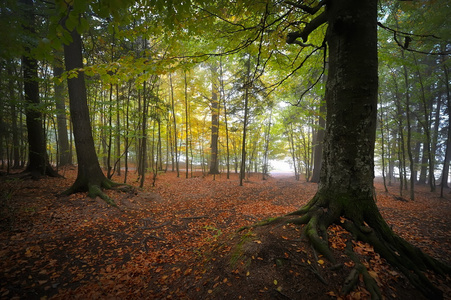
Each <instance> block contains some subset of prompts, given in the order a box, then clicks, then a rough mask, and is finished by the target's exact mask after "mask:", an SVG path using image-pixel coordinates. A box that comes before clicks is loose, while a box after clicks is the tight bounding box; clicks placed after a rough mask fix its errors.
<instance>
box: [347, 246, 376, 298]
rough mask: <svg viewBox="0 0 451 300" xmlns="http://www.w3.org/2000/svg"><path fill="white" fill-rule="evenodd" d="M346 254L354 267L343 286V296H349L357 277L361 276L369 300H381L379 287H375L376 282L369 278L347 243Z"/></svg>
mask: <svg viewBox="0 0 451 300" xmlns="http://www.w3.org/2000/svg"><path fill="white" fill-rule="evenodd" d="M346 254H347V255H348V256H349V258H351V259H352V261H353V262H354V263H355V267H354V269H352V271H351V272H350V273H349V275H348V277H347V278H346V280H345V283H344V284H343V289H342V291H343V294H345V295H346V294H349V293H350V292H351V291H352V290H353V289H354V287H355V285H356V284H357V282H358V279H359V275H360V274H362V276H363V282H364V283H365V287H366V289H367V290H368V292H370V295H371V299H372V300H379V299H382V294H381V291H380V289H379V287H378V286H377V283H376V280H374V278H373V277H371V275H370V274H369V273H368V270H367V269H366V267H365V266H364V265H363V264H362V262H361V261H360V260H359V258H358V257H357V255H355V253H354V251H353V250H352V244H351V242H349V241H348V242H347V243H346Z"/></svg>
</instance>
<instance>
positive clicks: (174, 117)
mask: <svg viewBox="0 0 451 300" xmlns="http://www.w3.org/2000/svg"><path fill="white" fill-rule="evenodd" d="M169 85H170V86H171V104H172V105H171V108H172V121H173V124H174V132H173V134H174V152H175V168H176V170H177V177H180V170H179V159H178V153H177V119H176V116H175V103H174V87H173V85H172V75H171V74H170V73H169Z"/></svg>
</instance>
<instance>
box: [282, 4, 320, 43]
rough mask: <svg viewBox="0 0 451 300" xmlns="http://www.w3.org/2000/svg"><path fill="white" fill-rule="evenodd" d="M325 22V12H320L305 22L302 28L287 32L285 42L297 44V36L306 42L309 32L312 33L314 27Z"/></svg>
mask: <svg viewBox="0 0 451 300" xmlns="http://www.w3.org/2000/svg"><path fill="white" fill-rule="evenodd" d="M326 22H327V16H326V12H322V13H321V14H320V15H318V16H317V17H316V18H314V19H313V20H312V21H310V22H309V23H307V25H305V27H304V29H303V30H301V31H295V32H291V33H289V34H288V36H287V44H299V43H298V42H297V41H296V40H297V39H298V38H302V40H303V41H304V42H306V41H307V40H308V36H309V35H310V33H312V32H313V31H314V30H315V29H317V28H318V27H320V26H321V25H323V24H324V23H326Z"/></svg>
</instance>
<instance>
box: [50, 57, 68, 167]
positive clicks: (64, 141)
mask: <svg viewBox="0 0 451 300" xmlns="http://www.w3.org/2000/svg"><path fill="white" fill-rule="evenodd" d="M58 63H59V62H55V66H54V67H53V75H54V76H55V77H56V78H58V77H61V75H62V74H63V71H64V69H63V68H62V67H60V66H58V65H56V64H58ZM54 90H55V106H56V120H57V124H58V148H59V158H58V165H59V166H67V165H71V164H72V157H71V156H70V150H69V138H68V136H67V117H66V105H65V104H64V102H65V101H64V85H63V84H62V83H61V84H57V83H55V87H54Z"/></svg>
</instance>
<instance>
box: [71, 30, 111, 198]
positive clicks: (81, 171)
mask: <svg viewBox="0 0 451 300" xmlns="http://www.w3.org/2000/svg"><path fill="white" fill-rule="evenodd" d="M71 37H72V42H71V43H70V44H69V45H65V46H64V58H65V65H66V71H68V72H71V71H75V72H77V76H75V77H69V78H68V80H67V85H68V88H69V104H70V115H71V119H72V124H73V133H74V139H75V149H76V152H77V160H78V174H77V179H76V180H75V182H74V184H73V185H72V187H70V188H69V189H68V190H67V191H66V192H65V193H66V194H71V193H76V192H88V195H89V196H90V197H95V196H99V197H101V198H102V199H104V200H105V201H107V202H108V203H110V204H114V202H113V201H112V200H111V199H110V198H109V197H108V196H107V195H106V194H104V193H103V192H102V190H101V188H111V187H112V186H113V185H114V183H112V182H111V181H110V180H108V179H107V178H106V176H105V174H103V172H102V169H101V168H100V164H99V160H98V158H97V154H96V151H95V146H94V139H93V137H92V129H91V122H90V119H89V108H88V101H87V93H86V85H85V77H84V72H83V71H81V70H82V69H83V56H82V47H81V37H80V34H79V33H78V32H77V31H76V30H72V32H71Z"/></svg>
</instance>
